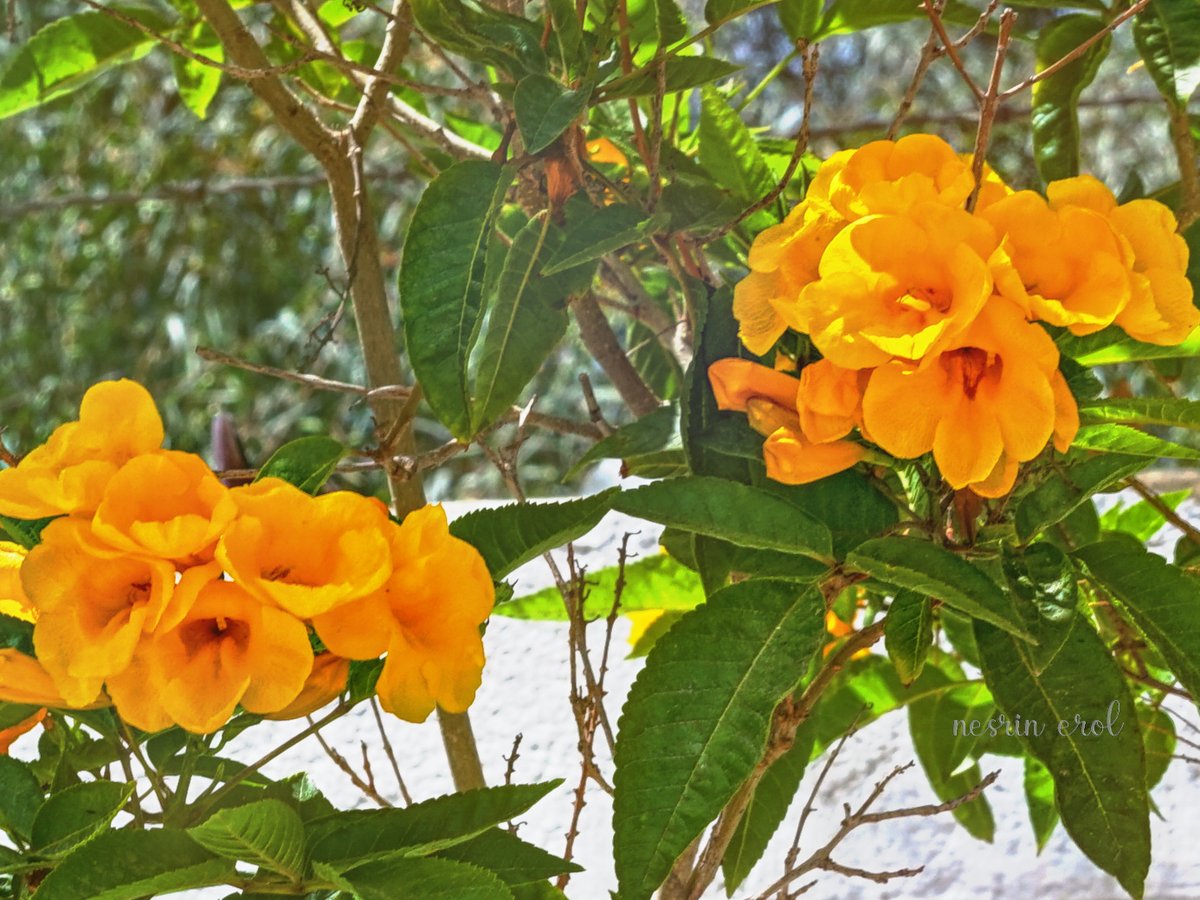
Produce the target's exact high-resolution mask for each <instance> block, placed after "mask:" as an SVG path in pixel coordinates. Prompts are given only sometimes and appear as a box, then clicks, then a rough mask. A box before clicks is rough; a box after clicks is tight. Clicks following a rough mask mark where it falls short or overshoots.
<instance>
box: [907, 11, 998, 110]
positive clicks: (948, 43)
mask: <svg viewBox="0 0 1200 900" xmlns="http://www.w3.org/2000/svg"><path fill="white" fill-rule="evenodd" d="M921 6H922V8H923V9H924V10H925V15H927V16H929V21H930V24H932V25H933V30H934V31H936V32H937V35H938V38H939V39H940V40H941V42H942V48H943V49H944V50H945V51H946V55H947V56H949V57H950V61H951V62H952V63H954V68H956V69H958V73H959V74H960V75H961V76H962V78H963V81H965V82H966V84H967V87H969V88H970V89H971V93H972V94H974V95H975V99H976V100H978V101H980V102H981V103H982V102H983V91H982V90H980V88H979V85H977V84H976V83H975V79H974V78H972V77H971V73H970V72H968V71H967V67H966V66H964V65H963V61H962V57H961V56H959V55H958V44H957V42H955V41H952V40H951V39H950V35H949V34H947V33H946V23H945V22H943V21H942V14H941V11H940V10H939V9H938V4H937V3H935V2H934V0H921Z"/></svg>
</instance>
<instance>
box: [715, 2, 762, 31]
mask: <svg viewBox="0 0 1200 900" xmlns="http://www.w3.org/2000/svg"><path fill="white" fill-rule="evenodd" d="M755 5H757V0H708V2H707V3H705V4H704V21H706V22H708V23H709V24H710V25H714V24H717V23H719V22H727V21H729V20H730V19H731V18H734V17H735V16H737V14H738V13H740V12H741V11H742V10H744V9H746V8H747V7H750V6H755Z"/></svg>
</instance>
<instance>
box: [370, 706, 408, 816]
mask: <svg viewBox="0 0 1200 900" xmlns="http://www.w3.org/2000/svg"><path fill="white" fill-rule="evenodd" d="M369 702H370V704H371V712H372V714H373V715H374V716H375V725H376V727H378V728H379V737H380V740H381V741H382V742H383V752H384V755H386V756H387V758H388V762H389V763H391V766H392V774H393V775H395V776H396V784H397V785H399V787H400V796H401V797H403V798H404V804H405V805H406V806H411V805H412V802H413V799H412V794H410V793H409V792H408V786H407V785H406V784H405V783H404V776H402V775H401V774H400V763H399V762H397V761H396V751H395V750H393V749H392V742H391V740H390V739H389V738H388V734H387V729H386V728H384V727H383V716H382V715H381V714H380V712H379V701H378V700H377V699H376V698H375V697H371V699H370V701H369Z"/></svg>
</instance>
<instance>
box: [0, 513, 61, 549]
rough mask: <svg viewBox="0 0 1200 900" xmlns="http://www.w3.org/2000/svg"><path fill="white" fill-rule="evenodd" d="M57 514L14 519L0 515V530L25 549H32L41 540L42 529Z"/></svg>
mask: <svg viewBox="0 0 1200 900" xmlns="http://www.w3.org/2000/svg"><path fill="white" fill-rule="evenodd" d="M57 518H58V516H47V517H46V518H44V519H14V518H12V517H10V516H0V530H2V531H4V532H5V533H6V534H7V535H8V536H9V537H10V538H11V539H12V540H14V541H16V542H17V543H18V544H20V545H21V546H22V547H24V548H25V549H26V550H32V549H33V548H34V547H36V546H37V545H38V544H39V543H41V540H42V531H43V530H44V529H45V527H46V526H47V525H49V524H50V523H51V522H53V521H54V520H55V519H57Z"/></svg>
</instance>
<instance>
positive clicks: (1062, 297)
mask: <svg viewBox="0 0 1200 900" xmlns="http://www.w3.org/2000/svg"><path fill="white" fill-rule="evenodd" d="M982 215H983V217H984V218H985V219H987V220H988V221H989V222H991V223H992V224H993V225H994V226H995V227H996V230H997V231H998V232H1000V233H1001V234H1002V235H1003V238H1002V240H1001V244H1000V249H999V250H998V251H997V252H996V254H995V256H994V257H993V258H992V274H993V276H994V277H995V280H996V289H997V291H998V292H999V293H1001V294H1002V295H1004V296H1005V297H1007V298H1009V299H1010V300H1012V301H1014V302H1015V303H1017V304H1018V305H1019V306H1020V307H1021V308H1022V309H1023V310H1024V311H1025V313H1026V314H1027V315H1028V316H1030V317H1032V318H1037V319H1041V320H1043V321H1045V322H1049V323H1050V324H1051V325H1062V326H1065V327H1066V328H1068V329H1069V330H1070V331H1071V333H1072V334H1091V333H1092V332H1094V331H1099V330H1100V329H1102V328H1105V327H1107V326H1108V325H1111V324H1112V323H1113V320H1114V319H1116V318H1117V316H1118V314H1120V312H1121V311H1122V310H1123V309H1124V308H1125V306H1126V305H1127V304H1128V303H1129V300H1130V296H1131V294H1130V269H1129V258H1128V257H1129V254H1130V251H1129V249H1128V245H1127V244H1124V243H1123V242H1122V241H1121V239H1120V238H1119V237H1118V235H1117V234H1116V233H1115V232H1114V231H1113V229H1112V227H1111V226H1110V225H1109V223H1108V221H1107V219H1106V218H1105V217H1104V216H1103V215H1101V214H1100V213H1097V212H1095V211H1094V210H1092V209H1088V208H1086V207H1083V206H1076V205H1063V206H1060V207H1059V208H1057V209H1054V208H1051V206H1050V205H1049V204H1048V203H1047V202H1046V201H1045V200H1043V199H1042V198H1041V196H1039V195H1038V194H1035V193H1034V192H1033V191H1020V192H1018V193H1016V194H1013V195H1012V196H1010V197H1006V198H1005V199H1003V200H1001V201H999V202H998V203H996V204H995V205H993V206H991V207H989V208H988V209H986V210H984V211H983V213H982Z"/></svg>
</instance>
